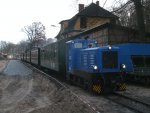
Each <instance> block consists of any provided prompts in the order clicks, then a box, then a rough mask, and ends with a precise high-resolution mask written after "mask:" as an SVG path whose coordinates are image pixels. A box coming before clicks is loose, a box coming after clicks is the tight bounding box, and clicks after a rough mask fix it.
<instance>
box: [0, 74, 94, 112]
mask: <svg viewBox="0 0 150 113" xmlns="http://www.w3.org/2000/svg"><path fill="white" fill-rule="evenodd" d="M93 112H94V111H93V110H92V109H91V108H90V107H89V106H88V105H86V104H84V103H83V102H82V101H81V100H80V99H78V98H77V97H76V96H75V95H73V94H72V93H71V92H70V91H69V90H67V89H66V88H63V87H59V86H57V85H56V84H55V83H54V82H52V81H51V80H49V79H47V78H46V77H44V76H43V75H41V74H40V73H37V72H33V74H32V75H30V76H19V75H16V76H7V75H0V113H93Z"/></svg>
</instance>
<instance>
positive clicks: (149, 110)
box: [105, 93, 150, 113]
mask: <svg viewBox="0 0 150 113" xmlns="http://www.w3.org/2000/svg"><path fill="white" fill-rule="evenodd" d="M105 98H107V99H109V100H111V101H113V102H115V103H117V104H120V105H122V106H124V107H127V108H129V109H131V110H133V111H135V112H137V113H150V103H147V102H145V101H144V100H141V99H136V98H131V97H129V96H127V95H123V94H119V93H114V94H112V95H107V96H105Z"/></svg>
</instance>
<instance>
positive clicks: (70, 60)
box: [66, 39, 126, 93]
mask: <svg viewBox="0 0 150 113" xmlns="http://www.w3.org/2000/svg"><path fill="white" fill-rule="evenodd" d="M66 44H67V47H66V72H67V74H66V75H67V80H68V81H71V82H72V83H74V84H77V85H81V86H83V87H84V88H88V89H89V90H92V91H94V92H97V93H102V92H110V91H111V92H112V91H116V90H125V89H126V85H125V82H124V80H125V68H126V65H125V64H121V61H120V60H121V58H120V49H119V48H118V47H113V46H112V47H111V46H105V47H97V42H96V41H93V40H84V39H83V40H81V39H76V40H71V41H68V42H66Z"/></svg>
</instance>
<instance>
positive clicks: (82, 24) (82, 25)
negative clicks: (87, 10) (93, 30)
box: [80, 16, 87, 28]
mask: <svg viewBox="0 0 150 113" xmlns="http://www.w3.org/2000/svg"><path fill="white" fill-rule="evenodd" d="M86 24H87V18H86V17H84V16H83V17H80V28H86V27H87V25H86Z"/></svg>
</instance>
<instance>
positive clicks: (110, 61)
mask: <svg viewBox="0 0 150 113" xmlns="http://www.w3.org/2000/svg"><path fill="white" fill-rule="evenodd" d="M102 62H103V63H102V66H103V68H111V69H113V68H117V67H118V52H117V51H104V52H102Z"/></svg>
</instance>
